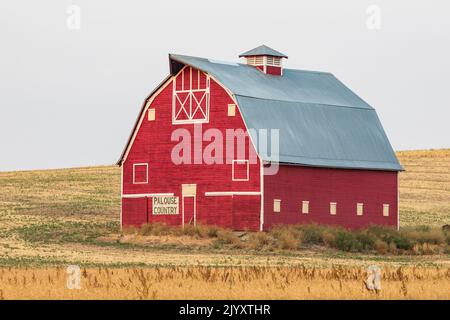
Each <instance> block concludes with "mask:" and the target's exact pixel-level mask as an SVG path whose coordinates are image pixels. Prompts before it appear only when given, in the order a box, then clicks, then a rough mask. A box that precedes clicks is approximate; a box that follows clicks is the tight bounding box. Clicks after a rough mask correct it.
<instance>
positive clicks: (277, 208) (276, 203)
mask: <svg viewBox="0 0 450 320" xmlns="http://www.w3.org/2000/svg"><path fill="white" fill-rule="evenodd" d="M273 212H281V200H280V199H274V200H273Z"/></svg>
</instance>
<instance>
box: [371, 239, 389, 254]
mask: <svg viewBox="0 0 450 320" xmlns="http://www.w3.org/2000/svg"><path fill="white" fill-rule="evenodd" d="M373 246H374V249H375V250H376V251H377V252H378V253H380V254H386V253H387V252H388V250H389V246H388V244H387V243H386V242H384V241H383V240H380V239H376V240H375V242H374V244H373Z"/></svg>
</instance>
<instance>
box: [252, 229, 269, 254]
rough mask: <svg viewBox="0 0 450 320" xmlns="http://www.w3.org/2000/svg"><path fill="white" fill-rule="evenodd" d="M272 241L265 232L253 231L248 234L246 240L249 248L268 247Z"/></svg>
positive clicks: (259, 248)
mask: <svg viewBox="0 0 450 320" xmlns="http://www.w3.org/2000/svg"><path fill="white" fill-rule="evenodd" d="M271 242H272V237H271V236H269V234H267V233H266V232H254V233H252V234H250V237H249V239H248V241H247V246H248V247H249V248H250V249H256V250H261V249H263V248H264V247H268V246H269V245H270V244H271Z"/></svg>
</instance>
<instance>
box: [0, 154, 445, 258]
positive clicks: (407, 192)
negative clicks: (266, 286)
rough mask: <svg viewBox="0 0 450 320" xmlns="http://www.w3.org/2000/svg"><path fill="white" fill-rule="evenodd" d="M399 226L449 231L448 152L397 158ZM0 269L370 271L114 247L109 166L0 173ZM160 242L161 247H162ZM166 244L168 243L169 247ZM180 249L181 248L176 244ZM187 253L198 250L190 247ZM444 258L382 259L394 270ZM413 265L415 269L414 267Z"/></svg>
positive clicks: (115, 186)
mask: <svg viewBox="0 0 450 320" xmlns="http://www.w3.org/2000/svg"><path fill="white" fill-rule="evenodd" d="M398 156H399V159H400V161H401V163H402V164H403V165H404V167H405V169H406V172H403V173H401V175H400V210H401V215H400V221H401V226H416V225H433V226H441V225H443V224H450V149H446V150H432V151H405V152H399V153H398ZM0 186H1V188H0V239H1V241H0V242H1V244H0V266H1V265H28V264H38V265H47V264H52V265H54V264H60V263H66V262H71V263H72V262H77V263H82V264H94V265H95V264H99V263H100V264H105V263H106V264H109V265H111V264H113V265H116V264H117V265H124V264H125V265H127V264H132V265H135V264H138V265H141V264H158V265H160V264H163V265H166V264H170V265H173V264H175V265H178V264H189V263H198V262H199V261H201V263H206V264H267V263H269V264H280V263H281V264H299V263H302V264H303V263H306V264H313V265H322V264H325V265H329V264H331V263H338V264H340V263H350V264H352V263H355V264H361V263H370V261H373V259H375V260H376V259H379V258H377V257H365V260H364V259H363V257H362V256H361V255H358V256H352V255H351V254H349V255H345V256H342V254H341V253H336V252H321V253H320V254H319V253H317V252H301V253H299V254H288V255H281V256H277V255H270V256H267V255H262V254H261V255H256V256H255V255H254V254H246V253H242V252H239V253H229V252H215V251H208V252H205V251H202V250H201V248H200V249H195V250H191V251H186V249H183V250H180V249H179V248H175V249H174V246H173V241H172V240H173V239H172V240H170V239H169V240H167V241H168V242H167V243H165V244H164V243H163V244H158V245H153V244H152V245H151V246H149V247H146V248H142V247H139V246H138V247H134V246H131V247H130V246H129V244H123V243H119V238H120V234H119V211H120V170H119V169H118V168H117V167H114V166H102V167H89V168H74V169H60V170H43V171H22V172H3V173H2V172H0ZM164 241H165V240H164ZM170 241H172V242H170ZM176 241H180V240H176ZM183 241H187V240H186V239H183ZM192 244H193V245H197V243H196V242H195V241H194V242H192ZM417 259H419V260H420V261H421V262H425V263H436V262H437V261H440V260H441V259H444V261H448V260H447V258H446V257H443V258H442V257H438V258H436V257H420V258H419V257H408V258H405V257H389V258H388V257H386V258H385V259H384V260H385V261H387V262H389V261H390V262H393V263H397V264H402V263H409V262H414V261H415V260H417ZM419 260H417V261H419Z"/></svg>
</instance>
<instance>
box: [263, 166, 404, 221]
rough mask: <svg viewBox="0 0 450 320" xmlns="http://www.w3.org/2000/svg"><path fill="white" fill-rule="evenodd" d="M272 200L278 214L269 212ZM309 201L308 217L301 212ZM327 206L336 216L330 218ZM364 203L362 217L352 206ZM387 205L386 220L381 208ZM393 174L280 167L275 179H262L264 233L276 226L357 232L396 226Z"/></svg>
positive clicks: (395, 198) (395, 191)
mask: <svg viewBox="0 0 450 320" xmlns="http://www.w3.org/2000/svg"><path fill="white" fill-rule="evenodd" d="M273 199H280V200H281V212H280V213H274V212H273ZM304 200H305V201H309V213H308V214H303V213H302V211H301V205H302V201H304ZM330 202H336V203H337V214H336V215H330ZM357 203H364V212H363V215H362V216H357V215H356V204H357ZM384 203H386V204H389V205H390V208H389V217H384V216H383V204H384ZM397 205H398V204H397V172H383V171H364V170H343V169H326V168H323V169H322V168H310V167H299V166H287V165H281V166H280V169H279V172H278V174H277V175H273V176H265V177H264V229H265V230H267V229H270V228H271V227H273V226H274V225H277V224H282V223H284V224H298V223H320V224H329V225H341V226H344V227H347V228H352V229H356V228H361V227H365V226H368V225H370V224H379V225H387V226H395V227H396V226H397Z"/></svg>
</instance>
